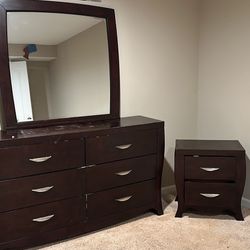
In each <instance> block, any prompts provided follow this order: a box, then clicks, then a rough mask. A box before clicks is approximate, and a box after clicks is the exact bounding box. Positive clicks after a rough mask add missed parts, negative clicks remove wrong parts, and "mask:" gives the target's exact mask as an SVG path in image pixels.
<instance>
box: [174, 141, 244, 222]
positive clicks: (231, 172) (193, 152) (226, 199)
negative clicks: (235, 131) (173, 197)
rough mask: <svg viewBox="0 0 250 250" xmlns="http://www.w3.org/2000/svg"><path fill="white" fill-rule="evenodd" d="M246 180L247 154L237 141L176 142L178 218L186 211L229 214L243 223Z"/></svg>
mask: <svg viewBox="0 0 250 250" xmlns="http://www.w3.org/2000/svg"><path fill="white" fill-rule="evenodd" d="M245 178H246V161H245V150H244V148H243V147H242V146H241V144H240V143H239V142H238V141H230V140H228V141H221V140H217V141H214V140H177V141H176V150H175V180H176V188H177V200H178V210H177V213H176V217H182V214H183V213H184V212H187V211H199V212H206V213H207V212H209V213H211V212H215V213H222V212H228V213H229V214H232V215H233V216H235V218H236V219H237V220H244V218H243V216H242V212H241V198H242V193H243V190H244V185H245Z"/></svg>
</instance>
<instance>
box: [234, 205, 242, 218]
mask: <svg viewBox="0 0 250 250" xmlns="http://www.w3.org/2000/svg"><path fill="white" fill-rule="evenodd" d="M234 214H235V215H234V217H235V219H236V220H240V221H243V220H244V217H243V215H242V211H241V207H239V208H238V209H237V210H235V212H234Z"/></svg>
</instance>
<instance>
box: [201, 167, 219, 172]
mask: <svg viewBox="0 0 250 250" xmlns="http://www.w3.org/2000/svg"><path fill="white" fill-rule="evenodd" d="M201 169H202V170H204V171H206V172H214V171H218V170H219V169H220V168H201Z"/></svg>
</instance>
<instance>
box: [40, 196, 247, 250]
mask: <svg viewBox="0 0 250 250" xmlns="http://www.w3.org/2000/svg"><path fill="white" fill-rule="evenodd" d="M164 196H165V197H164V199H165V201H166V202H165V204H164V205H165V210H164V215H162V216H156V215H154V214H150V213H149V214H146V215H145V216H142V217H140V218H137V219H135V220H131V221H129V222H126V223H123V224H120V225H118V226H114V227H111V228H108V229H104V230H101V231H98V232H95V233H91V234H88V235H85V236H82V237H78V238H74V239H72V240H68V241H65V242H60V243H58V244H55V245H50V246H46V247H43V248H39V249H42V250H66V249H67V250H77V249H83V250H85V249H86V250H138V249H139V250H151V249H152V250H161V249H164V250H165V249H167V250H168V249H169V250H175V249H181V250H185V249H186V250H187V249H190V250H191V249H192V250H193V249H195V250H196V249H202V250H206V249H213V250H222V249H233V250H237V249H239V250H245V249H250V210H249V209H243V213H244V217H245V221H244V222H241V221H236V220H234V219H233V218H232V217H230V216H226V215H219V216H210V217H208V216H200V215H193V214H185V216H184V217H183V218H175V217H174V215H175V212H176V208H177V203H176V202H175V201H173V199H174V196H173V195H171V194H165V195H164ZM37 249H38V248H37Z"/></svg>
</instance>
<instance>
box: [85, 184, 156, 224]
mask: <svg viewBox="0 0 250 250" xmlns="http://www.w3.org/2000/svg"><path fill="white" fill-rule="evenodd" d="M154 190H155V181H144V182H141V183H138V184H133V185H128V186H125V187H121V188H115V189H111V190H107V191H103V192H99V193H95V194H90V195H88V199H87V204H88V214H87V216H88V218H91V219H96V218H98V217H102V216H107V215H110V214H116V213H121V212H124V211H127V210H128V209H133V208H137V207H142V206H146V205H149V206H150V205H151V206H152V204H153V202H154V201H155V191H154Z"/></svg>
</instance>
